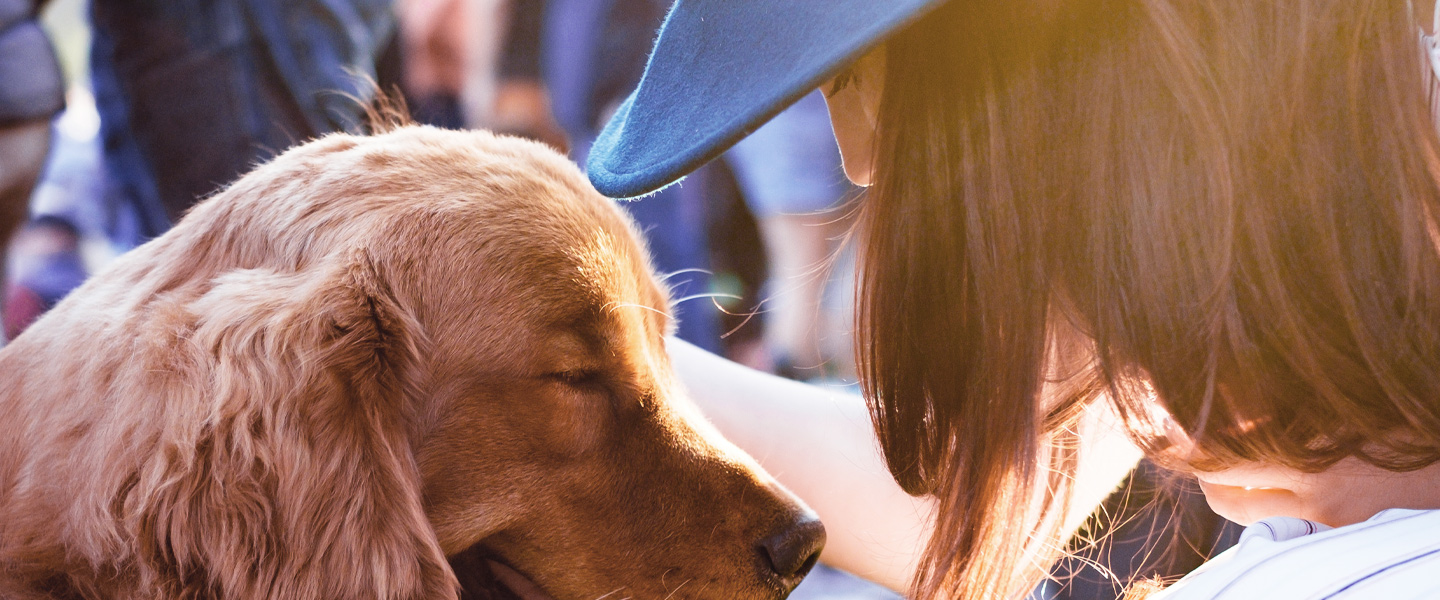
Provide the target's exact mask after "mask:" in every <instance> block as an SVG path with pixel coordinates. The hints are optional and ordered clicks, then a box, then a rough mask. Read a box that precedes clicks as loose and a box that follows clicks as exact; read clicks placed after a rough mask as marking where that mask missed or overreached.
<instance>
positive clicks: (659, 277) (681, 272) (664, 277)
mask: <svg viewBox="0 0 1440 600" xmlns="http://www.w3.org/2000/svg"><path fill="white" fill-rule="evenodd" d="M686 273H700V274H702V275H714V274H715V272H714V271H711V270H710V269H680V270H678V271H671V272H669V273H665V274H663V275H656V277H655V279H656V281H659V282H661V283H664V282H666V281H670V278H671V277H674V276H676V275H684V274H686Z"/></svg>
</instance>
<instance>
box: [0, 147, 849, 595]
mask: <svg viewBox="0 0 1440 600" xmlns="http://www.w3.org/2000/svg"><path fill="white" fill-rule="evenodd" d="M667 312H668V311H667V296H666V291H665V290H664V289H662V288H661V287H660V286H659V285H658V284H657V283H656V280H655V279H654V278H653V277H652V275H651V271H650V267H649V264H648V258H647V255H646V252H645V250H644V248H643V247H642V246H641V245H640V243H639V242H637V238H636V235H635V231H634V229H633V226H632V225H631V223H630V222H629V221H628V220H627V219H626V217H625V216H623V214H622V212H621V211H620V210H619V209H618V208H617V207H616V206H614V205H613V203H612V202H611V201H609V200H607V199H605V198H603V197H601V196H600V195H599V194H597V193H596V192H595V191H593V190H592V189H591V188H590V186H589V184H588V183H587V182H586V181H585V179H584V177H583V176H582V175H581V174H580V173H579V171H578V170H577V169H576V168H575V167H574V165H573V164H571V163H570V162H568V161H567V160H565V159H564V158H563V157H561V156H559V155H558V154H556V153H554V152H552V151H550V150H548V149H546V148H544V147H543V146H541V145H539V144H536V143H531V142H525V141H521V140H517V139H511V138H505V137H497V136H492V135H490V134H487V133H481V132H456V131H442V130H437V129H431V128H420V127H398V128H394V129H393V130H390V131H387V132H383V133H381V134H378V135H376V136H373V137H352V136H348V135H333V136H329V137H325V138H322V139H320V140H317V141H314V142H311V143H309V144H306V145H303V146H300V147H298V148H296V149H293V150H291V151H289V152H286V153H285V154H283V155H281V156H279V157H278V158H276V159H274V160H273V161H271V162H269V163H268V164H265V165H263V166H260V167H259V168H257V169H256V170H255V171H254V172H252V173H250V174H249V175H247V176H245V177H243V178H241V179H240V180H239V181H238V182H236V183H234V184H233V185H232V186H230V187H229V188H228V189H227V190H225V191H223V192H221V193H219V194H218V195H216V196H215V197H213V198H210V199H209V200H206V201H205V202H203V203H201V204H200V205H198V206H197V207H196V208H195V209H194V210H193V211H192V212H191V213H190V214H189V215H188V216H186V217H185V219H184V220H183V221H182V222H180V223H179V224H178V225H177V226H176V227H175V228H174V229H173V230H172V231H170V232H169V233H167V234H165V235H164V236H163V237H161V238H158V239H156V240H154V241H152V242H150V243H148V244H146V245H144V246H142V247H140V248H138V249H136V250H135V251H133V252H130V253H129V254H127V255H125V256H123V257H121V258H120V259H118V260H117V261H116V262H115V263H114V264H113V265H112V266H111V267H110V268H108V270H106V271H105V272H103V273H101V274H99V275H97V276H96V277H94V278H93V279H92V280H91V281H89V282H88V283H86V284H85V285H84V286H83V287H81V288H80V289H79V290H77V291H76V292H74V293H73V294H71V295H70V297H68V298H67V299H65V300H64V301H63V302H61V304H60V305H59V306H57V307H56V308H55V310H53V311H52V312H50V313H49V314H47V315H45V316H44V317H43V318H41V319H40V320H39V321H37V322H36V323H35V324H34V325H33V326H32V327H31V328H30V329H29V330H28V331H26V332H25V333H24V334H23V335H21V336H19V337H18V338H17V339H16V340H15V341H14V342H13V343H11V344H10V345H9V346H8V347H6V348H5V349H4V350H3V351H0V377H3V379H0V598H5V599H7V600H13V599H26V598H122V599H129V598H147V599H148V598H156V599H170V598H177V599H178V598H187V599H188V598H196V599H199V598H296V599H302V598H307V599H308V598H316V599H321V598H323V599H352V598H353V599H358V598H377V599H422V598H425V599H428V598H456V597H457V596H459V595H460V594H461V590H460V583H459V582H460V581H461V580H463V581H466V582H471V583H475V582H479V583H478V584H476V585H478V586H479V587H480V588H481V589H467V590H466V591H467V593H468V594H469V595H471V596H472V597H478V598H501V597H521V598H526V599H527V600H529V599H534V598H546V597H552V598H555V599H558V600H594V599H598V598H605V599H610V600H620V599H622V598H635V599H655V600H663V599H682V598H696V599H699V598H706V599H711V598H713V599H717V600H732V599H742V600H744V599H755V600H772V599H778V598H782V597H784V596H786V595H787V594H788V593H789V591H790V590H791V589H792V588H793V587H794V586H795V584H796V583H798V581H799V580H800V578H801V577H803V576H804V575H805V573H806V572H807V570H808V569H809V568H810V566H811V565H812V564H813V563H814V561H815V557H816V556H817V555H818V553H819V549H820V546H821V545H822V544H823V537H824V533H823V529H822V528H821V527H820V524H819V522H818V521H817V520H816V519H815V517H814V516H813V514H812V513H811V512H810V511H809V510H808V509H806V508H804V507H803V506H802V505H801V504H800V503H799V502H798V501H797V500H796V499H795V498H794V497H792V496H791V495H790V494H789V493H788V492H786V491H784V490H783V489H782V488H780V487H779V485H778V484H777V483H775V481H774V480H773V479H771V478H770V477H768V476H767V475H765V474H764V473H763V472H762V471H761V470H760V469H759V467H758V466H757V465H756V464H755V463H754V462H753V461H752V460H751V459H749V458H748V457H746V456H744V455H743V454H741V453H740V452H739V451H738V450H737V449H735V448H734V447H733V446H732V445H730V444H728V443H727V442H725V441H724V440H723V439H720V438H719V436H718V435H717V434H715V433H714V432H713V430H712V429H711V428H710V427H709V425H708V424H707V423H705V422H704V421H703V419H702V418H700V417H699V416H698V415H697V414H696V411H695V409H694V408H693V407H692V406H691V405H690V404H689V402H688V401H687V400H686V399H685V397H684V395H683V392H682V390H681V389H680V388H679V384H678V383H677V382H676V380H675V378H674V377H673V375H672V374H671V370H670V368H669V364H668V361H667V358H666V352H665V334H666V331H667V330H668V328H669V327H670V324H669V322H668V321H669V317H667ZM452 565H453V566H452ZM457 576H458V577H457ZM487 582H488V583H487Z"/></svg>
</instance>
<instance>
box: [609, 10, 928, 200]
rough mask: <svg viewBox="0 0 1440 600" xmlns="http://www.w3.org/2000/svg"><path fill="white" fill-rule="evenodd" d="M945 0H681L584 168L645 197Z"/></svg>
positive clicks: (612, 186)
mask: <svg viewBox="0 0 1440 600" xmlns="http://www.w3.org/2000/svg"><path fill="white" fill-rule="evenodd" d="M943 1H944V0H680V1H679V2H677V3H676V4H675V6H674V7H673V8H672V9H671V11H670V14H669V16H668V17H666V19H665V24H664V25H663V26H662V27H661V29H660V35H659V38H658V39H657V40H656V42H655V50H654V51H653V52H652V53H651V55H650V62H649V64H648V65H646V67H645V74H644V76H643V77H641V79H640V84H639V86H638V87H637V88H636V89H635V92H634V93H632V94H631V95H630V97H629V98H628V99H626V100H625V102H624V103H623V104H621V105H620V107H619V108H618V109H617V110H616V112H615V115H614V116H613V117H611V119H610V121H609V123H607V124H606V125H605V128H604V129H603V130H601V132H600V135H599V137H597V138H596V140H595V143H594V145H593V146H592V147H591V149H590V155H589V159H588V160H587V161H586V170H587V171H588V172H589V175H590V181H591V182H592V183H593V184H594V185H595V188H596V189H598V190H600V192H601V193H603V194H605V195H607V196H611V197H615V198H631V197H635V196H643V195H645V194H649V193H651V192H654V191H656V190H659V189H660V188H663V187H665V186H666V185H669V184H671V183H674V182H675V181H676V180H678V179H680V178H681V177H683V176H684V175H685V174H686V173H689V172H690V171H693V170H695V169H697V168H699V167H700V166H701V165H703V164H705V163H706V162H708V161H710V160H711V159H713V158H715V157H716V156H719V155H720V154H721V153H723V152H724V151H725V150H727V149H729V148H730V147H731V146H733V145H734V144H735V142H737V141H739V140H740V139H742V138H744V137H745V136H747V135H749V134H750V133H751V132H752V131H754V130H755V129H757V128H759V127H760V126H761V125H763V124H764V123H765V122H766V121H768V120H770V119H771V118H772V117H774V116H775V115H776V114H778V113H779V112H780V111H782V110H784V109H785V108H786V107H788V106H790V105H791V104H794V103H795V102H796V101H798V100H799V99H800V98H801V97H803V96H804V95H805V94H806V93H808V92H810V91H811V90H813V89H815V88H816V87H818V86H819V85H820V84H821V83H823V82H824V81H825V80H826V79H828V78H829V77H830V76H831V75H832V74H833V73H834V72H835V71H837V70H839V69H841V68H842V67H844V66H845V65H847V64H849V63H851V62H852V61H854V60H855V59H857V58H859V57H860V56H861V55H862V54H864V53H865V52H866V51H868V50H869V49H870V48H872V47H874V46H875V45H876V44H878V43H879V42H880V41H881V40H883V39H884V38H885V37H886V36H887V35H888V34H890V33H891V32H894V31H895V30H896V29H898V28H900V27H902V26H903V25H905V24H906V23H909V22H911V21H913V20H914V19H916V18H918V17H919V16H920V15H922V14H924V13H925V12H926V11H927V10H928V9H930V8H933V7H935V6H938V5H939V4H941V3H942V2H943Z"/></svg>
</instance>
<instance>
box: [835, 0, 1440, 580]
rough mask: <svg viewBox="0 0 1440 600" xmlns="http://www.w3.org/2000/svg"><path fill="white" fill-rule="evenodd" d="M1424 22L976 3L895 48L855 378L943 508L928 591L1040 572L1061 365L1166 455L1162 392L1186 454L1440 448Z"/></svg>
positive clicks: (1310, 12) (1077, 390)
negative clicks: (1160, 440)
mask: <svg viewBox="0 0 1440 600" xmlns="http://www.w3.org/2000/svg"><path fill="white" fill-rule="evenodd" d="M1418 35H1419V27H1418V24H1417V22H1416V20H1415V18H1414V17H1413V15H1412V13H1411V11H1410V8H1409V7H1408V6H1407V5H1406V3H1404V2H1399V1H1396V0H1267V1H1265V2H1248V1H1235V0H1036V1H1031V2H958V1H957V2H952V3H951V4H949V5H947V6H945V7H943V8H941V9H940V10H939V11H938V12H936V13H934V14H932V15H930V16H929V17H927V18H925V19H923V20H922V21H921V22H919V23H918V24H916V25H915V26H912V27H911V28H909V29H908V30H906V31H904V32H902V33H901V34H899V35H898V36H897V37H896V38H894V39H892V40H891V41H890V42H889V43H888V44H887V47H886V52H887V53H888V54H889V59H888V60H887V65H888V70H887V75H886V81H885V92H884V98H883V101H882V108H881V117H880V125H879V130H878V142H877V150H876V163H875V164H876V165H877V167H876V170H875V173H876V178H875V186H874V188H873V189H872V191H871V194H870V197H869V198H868V200H867V205H866V206H865V207H864V208H863V215H862V224H861V229H860V238H861V240H862V246H861V253H862V254H861V256H862V277H861V283H860V305H859V308H860V320H859V334H860V348H859V359H860V364H861V371H862V383H863V386H864V389H865V392H866V395H867V397H868V398H869V399H870V402H871V403H872V409H873V413H874V416H875V422H876V427H877V431H878V434H879V436H880V440H881V444H882V447H883V448H884V451H885V454H886V457H887V460H888V462H889V465H890V468H891V471H892V472H893V473H894V475H895V476H896V478H897V479H898V480H899V482H900V483H901V485H902V486H903V487H904V488H905V489H907V490H909V491H910V492H912V493H925V494H930V495H933V496H935V497H936V498H937V499H938V501H939V503H940V509H939V511H938V512H937V514H938V515H939V518H938V522H937V529H936V533H935V535H934V537H933V539H932V541H931V543H930V546H929V548H928V551H927V553H926V555H925V557H924V559H923V560H922V565H921V570H920V572H919V574H918V575H917V582H916V585H915V586H914V587H913V590H914V593H915V595H916V596H917V597H921V598H931V597H947V598H949V597H955V598H988V597H996V596H1004V595H1011V594H1017V593H1020V592H1021V591H1022V590H1025V589H1027V587H1026V586H1028V585H1029V584H1030V582H1032V581H1034V580H1035V579H1036V578H1038V577H1039V576H1040V575H1041V574H1043V569H1044V566H1045V564H1046V560H1045V557H1046V556H1047V555H1053V553H1054V552H1055V550H1054V549H1055V548H1056V547H1057V546H1058V544H1057V543H1056V540H1054V539H1052V538H1053V537H1054V531H1053V530H1054V527H1052V526H1040V525H1037V523H1049V524H1052V525H1053V523H1055V522H1056V520H1055V519H1054V518H1049V519H1046V518H1042V516H1041V515H1040V514H1039V513H1038V512H1037V510H1036V509H1035V508H1033V507H1036V506H1041V507H1044V508H1046V509H1048V510H1049V512H1050V513H1054V512H1056V511H1061V510H1063V507H1064V504H1065V502H1064V498H1065V497H1066V494H1065V487H1066V486H1065V479H1066V475H1067V474H1068V472H1069V471H1071V470H1072V469H1071V467H1070V465H1069V463H1071V462H1073V455H1072V454H1071V453H1069V452H1066V451H1050V450H1049V449H1048V448H1050V447H1051V446H1052V445H1053V442H1054V441H1055V440H1057V439H1058V437H1057V435H1056V434H1057V432H1059V431H1061V430H1062V429H1063V427H1065V426H1066V425H1067V421H1068V419H1065V418H1061V417H1063V416H1064V415H1065V414H1072V413H1073V411H1070V412H1066V411H1064V410H1059V409H1054V408H1053V407H1046V406H1044V405H1042V395H1046V394H1042V388H1045V387H1046V382H1047V379H1048V378H1054V377H1055V376H1056V375H1059V374H1062V373H1061V371H1065V373H1063V374H1065V375H1070V377H1069V382H1070V386H1069V387H1068V388H1067V389H1068V390H1069V392H1068V393H1067V394H1066V395H1067V397H1068V399H1069V400H1071V401H1075V402H1082V401H1086V400H1089V399H1093V398H1097V397H1101V396H1102V395H1103V396H1107V397H1109V398H1110V399H1112V400H1113V402H1114V403H1115V404H1116V406H1117V407H1118V408H1119V409H1120V411H1121V412H1122V414H1123V415H1124V416H1125V417H1126V419H1127V421H1128V422H1129V423H1130V424H1131V426H1132V430H1133V431H1134V432H1136V435H1137V437H1138V438H1141V439H1140V441H1141V442H1142V443H1146V444H1147V446H1148V449H1149V450H1151V451H1152V452H1154V453H1155V455H1157V456H1162V455H1163V453H1161V452H1160V451H1161V450H1162V448H1161V447H1160V446H1158V445H1157V444H1154V443H1151V442H1153V441H1154V439H1155V438H1153V437H1152V436H1148V435H1146V434H1145V432H1147V431H1159V430H1160V429H1159V428H1160V425H1159V424H1158V423H1155V422H1154V421H1155V419H1154V418H1153V417H1152V415H1153V414H1154V413H1155V411H1153V410H1151V402H1152V400H1151V398H1158V401H1159V404H1158V406H1160V407H1163V408H1164V409H1166V412H1168V414H1170V415H1172V416H1173V418H1174V419H1175V420H1176V422H1177V423H1178V424H1179V425H1180V426H1181V427H1183V428H1184V429H1185V430H1186V431H1187V432H1188V433H1189V434H1190V436H1191V437H1192V438H1194V439H1195V440H1197V441H1198V443H1199V448H1200V449H1201V450H1202V453H1203V455H1204V456H1205V457H1207V458H1206V464H1200V465H1194V464H1192V465H1191V466H1197V467H1202V468H1203V467H1216V466H1223V465H1225V464H1231V463H1234V462H1238V461H1259V460H1263V461H1268V462H1273V463H1277V464H1281V465H1285V466H1288V467H1292V468H1297V469H1302V470H1307V471H1316V470H1322V469H1324V468H1326V467H1328V466H1329V465H1332V464H1334V463H1335V462H1336V461H1338V460H1340V459H1342V458H1344V457H1349V456H1355V457H1359V458H1361V459H1363V460H1365V461H1367V462H1369V463H1371V464H1374V465H1377V466H1380V467H1383V468H1386V469H1391V470H1397V471H1403V470H1410V469H1415V468H1419V467H1421V466H1424V465H1428V464H1430V463H1433V462H1435V461H1436V460H1437V459H1440V252H1437V247H1436V244H1437V240H1440V222H1437V219H1436V215H1437V211H1440V185H1437V181H1440V140H1437V136H1436V132H1435V129H1434V126H1433V124H1432V122H1431V121H1430V118H1429V115H1428V106H1427V102H1426V94H1425V90H1424V83H1423V79H1422V73H1423V69H1426V68H1428V66H1427V65H1426V64H1425V63H1424V62H1423V61H1422V57H1421V53H1420V51H1419V48H1418V45H1417V43H1416V40H1417V36H1418ZM1057 356H1058V357H1064V358H1065V359H1067V360H1066V361H1056V360H1050V359H1049V357H1057ZM1061 366H1069V367H1073V368H1069V369H1061V368H1060V367H1061ZM1102 392H1104V394H1102ZM1069 405H1070V404H1066V403H1061V404H1060V408H1064V407H1065V406H1069ZM1052 467H1053V468H1056V469H1057V470H1056V471H1054V472H1047V469H1048V468H1052ZM1037 498H1038V500H1034V499H1037ZM1052 516H1053V514H1052Z"/></svg>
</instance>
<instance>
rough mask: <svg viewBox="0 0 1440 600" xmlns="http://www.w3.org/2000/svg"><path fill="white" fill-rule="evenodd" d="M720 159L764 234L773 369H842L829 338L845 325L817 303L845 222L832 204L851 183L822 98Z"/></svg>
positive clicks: (815, 373) (809, 100)
mask: <svg viewBox="0 0 1440 600" xmlns="http://www.w3.org/2000/svg"><path fill="white" fill-rule="evenodd" d="M726 158H727V160H728V161H729V164H730V166H731V168H732V169H733V170H734V171H735V173H736V177H737V179H738V180H739V183H740V185H741V189H742V190H743V191H744V194H745V198H746V201H747V203H749V205H750V208H751V212H752V213H754V215H755V219H756V222H757V223H758V224H759V228H760V232H761V235H762V237H763V238H764V241H765V254H766V257H767V259H768V260H769V264H770V285H769V291H768V292H767V294H766V296H765V298H764V299H763V300H764V305H763V306H764V309H765V340H766V343H767V345H768V346H769V348H770V351H771V353H772V354H773V356H774V362H775V368H776V370H777V372H779V373H781V374H783V375H787V376H792V377H798V378H804V379H810V378H816V377H824V376H828V375H835V374H838V373H840V372H841V371H843V369H842V368H841V367H842V365H845V364H849V360H848V359H847V358H844V356H843V355H846V354H848V349H847V350H844V351H840V352H837V351H835V350H833V348H834V347H835V346H836V345H837V344H835V343H833V342H834V341H835V338H841V339H848V335H846V333H847V331H848V329H846V328H843V327H839V328H837V327H832V325H835V324H837V323H835V320H832V319H827V318H822V306H823V304H824V296H825V291H826V289H827V287H829V283H830V279H831V277H830V276H831V275H832V273H831V271H830V266H831V265H832V262H833V261H834V260H835V259H836V258H837V255H838V253H839V251H840V244H841V241H842V238H843V237H844V235H845V232H846V230H847V228H848V226H849V224H848V222H847V221H846V220H845V218H844V213H843V212H842V211H840V210H837V209H836V205H837V204H838V203H839V202H841V201H842V200H843V199H844V198H845V196H846V195H848V194H850V193H852V191H853V189H854V188H853V187H852V186H850V185H849V184H848V183H846V181H845V176H844V172H843V171H842V170H841V167H840V153H839V150H838V149H837V148H836V146H835V140H834V137H833V135H832V134H831V132H830V121H829V116H828V113H827V112H826V110H825V102H824V99H823V98H822V97H821V96H820V95H819V94H818V93H812V94H811V95H809V96H806V97H805V98H804V99H802V100H801V101H800V102H798V103H796V104H795V105H794V106H792V107H791V108H789V109H788V110H786V111H785V112H783V113H780V114H779V115H777V116H776V117H775V118H774V119H773V120H771V121H770V122H769V123H767V124H765V125H764V126H763V127H761V128H760V129H759V130H757V131H756V132H755V133H753V134H751V135H750V137H748V138H746V139H744V140H742V141H741V142H740V143H739V144H736V145H735V147H734V148H733V149H732V150H731V151H730V152H729V154H727V155H726ZM827 209H830V210H827ZM831 360H837V362H836V364H834V365H832V364H828V363H829V361H831Z"/></svg>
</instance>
